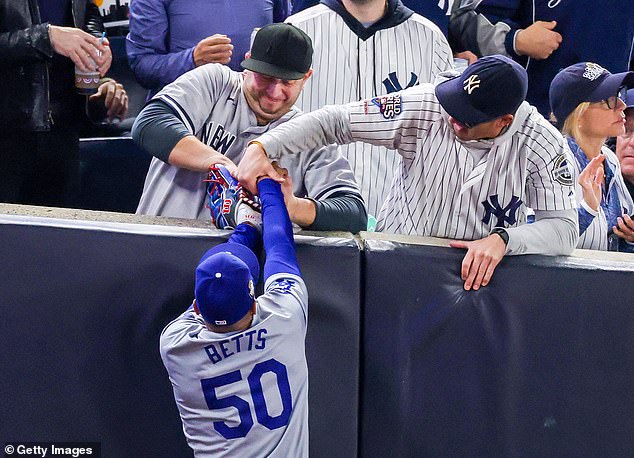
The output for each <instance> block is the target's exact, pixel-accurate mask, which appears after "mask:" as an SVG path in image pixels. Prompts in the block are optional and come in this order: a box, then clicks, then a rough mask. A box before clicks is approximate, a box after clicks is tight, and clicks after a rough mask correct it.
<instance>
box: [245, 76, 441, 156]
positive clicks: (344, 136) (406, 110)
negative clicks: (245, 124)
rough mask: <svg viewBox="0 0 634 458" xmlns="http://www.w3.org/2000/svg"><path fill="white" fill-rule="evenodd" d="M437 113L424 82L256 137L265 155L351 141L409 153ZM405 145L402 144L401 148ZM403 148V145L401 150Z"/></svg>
mask: <svg viewBox="0 0 634 458" xmlns="http://www.w3.org/2000/svg"><path fill="white" fill-rule="evenodd" d="M440 116H441V112H440V105H439V104H438V102H437V101H436V98H435V96H434V86H433V85H431V84H423V85H420V86H415V87H413V88H409V89H405V90H403V91H401V92H396V93H393V94H389V95H386V96H379V97H374V98H371V99H366V100H362V101H360V102H352V103H349V104H347V105H329V106H326V107H324V108H321V109H319V110H316V111H313V112H310V113H305V114H303V115H302V116H299V117H297V118H296V119H292V120H290V121H288V122H285V123H284V124H282V125H280V126H278V127H276V128H275V129H273V130H271V131H269V132H267V133H266V134H264V135H262V136H261V137H259V138H258V139H257V141H258V142H259V143H261V144H262V146H264V149H265V151H266V153H267V155H268V157H269V158H270V159H273V160H277V159H279V158H280V156H281V155H282V154H283V153H287V154H293V153H298V152H301V151H309V150H312V149H315V148H318V147H321V146H325V145H329V144H331V143H337V144H340V145H343V144H347V143H351V142H354V141H359V142H365V143H370V144H373V145H380V146H385V147H387V148H391V149H395V150H397V151H398V152H399V154H401V155H403V156H404V157H407V158H410V157H413V155H414V152H413V151H412V150H411V143H412V142H414V143H415V140H416V138H417V136H418V135H419V131H426V130H427V129H429V127H430V126H431V124H433V123H434V121H436V120H437V119H438V118H439V117H440ZM406 146H407V147H406ZM401 147H403V148H401Z"/></svg>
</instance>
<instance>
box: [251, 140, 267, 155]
mask: <svg viewBox="0 0 634 458" xmlns="http://www.w3.org/2000/svg"><path fill="white" fill-rule="evenodd" d="M250 145H258V146H259V147H260V148H262V151H264V155H265V156H266V157H268V155H267V154H266V149H265V148H264V145H263V144H262V143H260V142H259V141H257V140H251V141H250V142H249V143H247V146H250Z"/></svg>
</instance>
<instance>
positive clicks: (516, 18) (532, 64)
mask: <svg viewBox="0 0 634 458" xmlns="http://www.w3.org/2000/svg"><path fill="white" fill-rule="evenodd" d="M483 16H484V17H485V18H486V19H488V21H487V20H483V19H484V18H483ZM533 18H534V19H535V21H557V27H556V28H555V31H556V32H558V33H560V34H561V36H562V43H561V45H560V46H559V48H558V49H557V50H556V51H555V52H553V54H552V55H551V56H550V57H549V58H548V59H545V60H534V59H529V58H526V57H523V56H518V55H517V54H516V53H515V50H514V48H513V40H514V37H515V33H516V32H517V31H518V30H519V29H524V28H526V27H528V26H530V25H531V24H532V23H533ZM449 37H450V40H449V41H450V43H451V44H452V47H453V48H454V50H461V49H468V50H470V51H472V52H474V53H475V54H477V55H479V56H482V55H488V54H506V55H508V56H510V57H513V58H514V59H515V60H516V61H517V62H519V63H521V64H522V65H524V66H525V67H526V70H527V72H528V76H529V86H528V95H527V97H526V100H528V102H530V103H531V104H533V105H535V106H536V107H537V109H538V110H539V111H540V113H542V114H543V115H544V116H546V117H548V115H549V114H550V106H549V102H548V88H549V87H550V82H551V81H552V79H553V78H554V76H555V75H556V74H557V72H558V71H559V70H561V69H563V68H565V67H568V66H569V65H572V64H576V63H577V62H586V61H587V62H595V63H597V64H599V65H601V66H603V67H605V68H606V69H608V70H609V71H611V72H612V73H618V72H624V71H627V70H628V68H629V64H630V60H631V58H632V46H633V45H634V1H632V0H601V1H598V0H482V1H477V0H476V1H474V0H463V1H462V4H461V6H460V8H458V9H457V10H456V11H455V12H454V13H453V14H452V16H451V20H450V24H449Z"/></svg>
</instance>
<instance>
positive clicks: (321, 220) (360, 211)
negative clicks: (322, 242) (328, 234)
mask: <svg viewBox="0 0 634 458" xmlns="http://www.w3.org/2000/svg"><path fill="white" fill-rule="evenodd" d="M315 210H316V215H315V221H313V224H311V225H310V226H308V227H306V228H305V229H308V230H311V231H346V232H352V233H353V234H356V233H357V232H359V231H364V230H365V229H366V228H367V225H368V213H367V211H366V209H365V205H364V203H363V200H362V199H361V197H360V196H356V195H348V194H343V195H341V194H340V195H336V196H333V197H329V198H326V199H323V200H318V201H315Z"/></svg>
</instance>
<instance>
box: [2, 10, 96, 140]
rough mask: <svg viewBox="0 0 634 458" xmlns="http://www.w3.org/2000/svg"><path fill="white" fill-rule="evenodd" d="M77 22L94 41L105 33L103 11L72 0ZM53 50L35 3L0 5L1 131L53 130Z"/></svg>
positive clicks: (74, 17) (45, 25) (76, 24)
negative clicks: (51, 77)
mask: <svg viewBox="0 0 634 458" xmlns="http://www.w3.org/2000/svg"><path fill="white" fill-rule="evenodd" d="M72 10H73V21H74V23H75V27H77V28H81V29H83V30H85V31H87V32H88V33H91V34H92V35H95V36H100V35H101V33H102V32H103V30H104V28H103V21H102V19H101V16H100V14H99V9H98V8H97V6H96V5H94V4H93V3H92V2H90V1H89V0H72ZM52 57H53V48H52V46H51V41H50V39H49V35H48V24H46V23H45V24H41V21H40V13H39V9H38V5H37V0H0V129H22V130H47V129H48V128H49V127H50V107H49V78H48V66H49V65H50V62H51V59H52Z"/></svg>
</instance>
